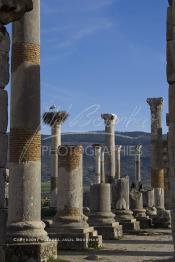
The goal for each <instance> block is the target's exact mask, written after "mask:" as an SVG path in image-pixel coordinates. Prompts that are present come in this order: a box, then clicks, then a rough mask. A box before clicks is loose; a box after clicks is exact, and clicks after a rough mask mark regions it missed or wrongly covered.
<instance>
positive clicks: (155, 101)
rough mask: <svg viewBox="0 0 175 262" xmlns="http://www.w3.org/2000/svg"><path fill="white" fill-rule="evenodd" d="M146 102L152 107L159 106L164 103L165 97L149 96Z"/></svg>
mask: <svg viewBox="0 0 175 262" xmlns="http://www.w3.org/2000/svg"><path fill="white" fill-rule="evenodd" d="M146 102H147V103H148V105H149V106H150V107H151V108H153V109H154V108H157V107H158V106H162V105H163V97H153V98H147V100H146Z"/></svg>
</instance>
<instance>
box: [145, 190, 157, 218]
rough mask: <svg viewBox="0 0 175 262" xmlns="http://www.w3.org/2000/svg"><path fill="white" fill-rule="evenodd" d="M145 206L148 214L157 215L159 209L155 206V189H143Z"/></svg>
mask: <svg viewBox="0 0 175 262" xmlns="http://www.w3.org/2000/svg"><path fill="white" fill-rule="evenodd" d="M143 206H144V208H145V209H146V214H147V215H148V216H149V217H150V218H152V217H153V216H156V215H157V209H156V208H155V194H154V189H149V190H146V191H143Z"/></svg>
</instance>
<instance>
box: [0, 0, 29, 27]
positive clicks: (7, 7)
mask: <svg viewBox="0 0 175 262" xmlns="http://www.w3.org/2000/svg"><path fill="white" fill-rule="evenodd" d="M32 9H33V1H32V0H0V23H1V24H3V25H5V24H8V23H11V22H13V21H16V20H19V19H20V18H22V16H23V15H24V14H25V13H26V12H29V11H31V10H32Z"/></svg>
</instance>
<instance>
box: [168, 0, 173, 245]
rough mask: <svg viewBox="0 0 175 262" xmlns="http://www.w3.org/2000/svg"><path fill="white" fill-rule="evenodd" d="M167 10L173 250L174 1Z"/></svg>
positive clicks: (170, 2)
mask: <svg viewBox="0 0 175 262" xmlns="http://www.w3.org/2000/svg"><path fill="white" fill-rule="evenodd" d="M168 2H169V7H168V9H167V81H168V84H169V113H168V114H167V125H168V128H169V133H168V156H169V186H170V187H169V193H170V209H171V216H172V219H171V221H172V235H173V243H174V248H175V190H174V188H175V59H174V56H175V51H174V45H175V33H174V32H175V24H174V19H175V1H174V0H171V1H168Z"/></svg>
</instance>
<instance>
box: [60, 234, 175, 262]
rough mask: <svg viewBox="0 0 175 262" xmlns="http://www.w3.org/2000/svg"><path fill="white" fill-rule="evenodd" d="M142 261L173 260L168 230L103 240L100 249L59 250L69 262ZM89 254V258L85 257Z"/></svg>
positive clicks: (61, 256) (62, 256) (62, 257)
mask: <svg viewBox="0 0 175 262" xmlns="http://www.w3.org/2000/svg"><path fill="white" fill-rule="evenodd" d="M92 255H94V256H97V257H96V260H99V261H106V262H108V261H113V262H114V261H115V262H138V261H139V262H140V261H142V262H144V261H149V262H151V261H164V262H169V261H175V260H173V259H172V255H173V245H172V237H171V231H170V230H149V231H147V232H142V233H140V234H138V235H125V236H124V238H123V239H122V240H118V241H117V240H116V241H105V242H104V247H103V248H102V249H100V250H94V251H86V252H81V253H80V252H68V251H66V252H60V258H61V259H63V260H66V261H70V262H81V261H84V262H86V261H93V260H95V259H93V257H92ZM89 256H90V258H91V259H89V260H88V259H87V258H88V257H89Z"/></svg>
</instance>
